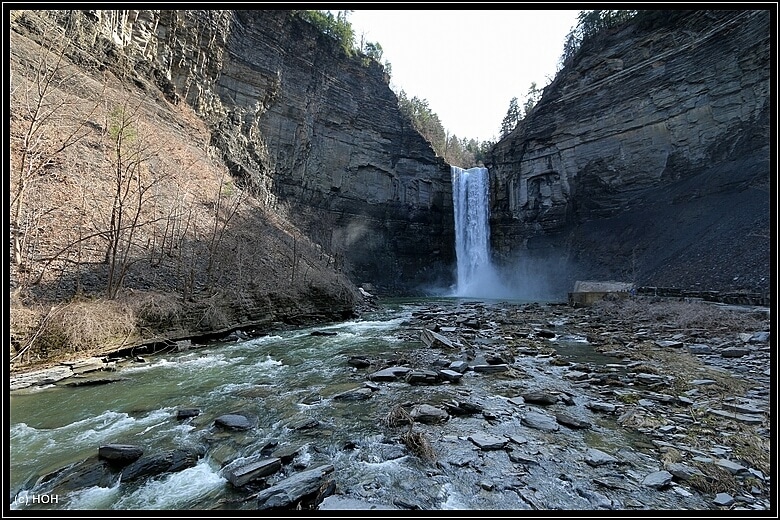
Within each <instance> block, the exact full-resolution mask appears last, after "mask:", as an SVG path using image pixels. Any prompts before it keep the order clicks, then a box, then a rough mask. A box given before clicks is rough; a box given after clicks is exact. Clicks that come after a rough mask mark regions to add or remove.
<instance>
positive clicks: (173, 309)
mask: <svg viewBox="0 0 780 520" xmlns="http://www.w3.org/2000/svg"><path fill="white" fill-rule="evenodd" d="M127 304H128V305H129V306H130V307H131V308H132V309H133V312H134V313H135V316H136V317H137V318H138V320H139V321H140V322H141V324H143V326H146V327H150V328H152V329H156V330H163V331H164V330H168V329H171V328H176V327H177V326H178V325H179V323H180V321H181V317H182V313H183V309H182V303H181V299H180V298H178V297H176V295H175V294H171V293H159V292H147V293H141V294H134V295H133V296H132V298H131V299H128V300H127Z"/></svg>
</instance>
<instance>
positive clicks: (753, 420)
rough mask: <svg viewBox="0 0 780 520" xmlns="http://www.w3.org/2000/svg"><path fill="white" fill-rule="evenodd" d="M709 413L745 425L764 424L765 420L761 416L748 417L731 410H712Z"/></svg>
mask: <svg viewBox="0 0 780 520" xmlns="http://www.w3.org/2000/svg"><path fill="white" fill-rule="evenodd" d="M707 412H708V413H711V414H712V415H717V416H719V417H725V418H727V419H734V420H735V421H739V422H743V423H745V424H761V423H762V422H764V418H763V417H761V416H760V415H747V414H744V413H738V412H733V411H729V410H714V409H712V408H710V409H709V410H707Z"/></svg>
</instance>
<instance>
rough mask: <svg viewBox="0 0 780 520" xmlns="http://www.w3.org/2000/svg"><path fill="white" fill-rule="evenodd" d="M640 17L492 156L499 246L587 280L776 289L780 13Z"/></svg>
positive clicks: (583, 53) (580, 61)
mask: <svg viewBox="0 0 780 520" xmlns="http://www.w3.org/2000/svg"><path fill="white" fill-rule="evenodd" d="M667 14H668V16H661V17H655V21H653V20H650V19H649V17H647V16H644V17H643V16H638V17H637V18H636V19H635V20H634V21H633V22H630V23H628V24H627V25H624V26H622V27H619V28H616V29H615V30H613V31H612V32H611V33H610V34H606V35H604V36H603V37H602V38H601V39H599V40H598V41H593V42H591V43H590V44H586V45H584V46H583V47H582V48H581V49H580V51H579V53H578V54H577V55H576V56H575V59H574V60H573V61H572V62H571V63H569V64H568V65H567V66H566V67H565V68H564V69H563V70H562V71H561V72H560V73H559V74H558V75H557V77H556V79H555V80H554V81H553V83H552V84H551V85H549V86H548V87H547V88H546V89H545V91H544V95H543V96H542V98H541V100H540V102H539V103H538V105H537V106H536V107H535V108H534V110H533V111H532V112H531V113H530V114H529V115H528V116H527V117H526V118H525V119H524V120H523V121H521V122H520V124H519V125H518V127H517V128H516V129H515V130H514V132H512V133H511V134H510V135H509V136H507V137H506V138H505V139H503V140H501V141H500V142H499V143H498V144H497V145H496V147H495V148H494V150H493V152H492V164H489V165H488V166H489V167H490V171H491V174H492V195H493V197H492V217H491V227H492V245H493V249H494V251H495V253H496V255H497V257H498V258H499V259H500V260H501V262H502V263H503V264H504V265H510V266H511V265H512V264H513V263H514V262H518V261H519V260H518V259H522V258H536V259H540V260H542V261H544V262H548V263H549V264H551V265H552V264H555V265H558V266H561V267H564V268H565V269H564V270H562V271H560V278H559V280H560V281H562V282H564V283H563V285H562V287H565V286H567V285H568V286H569V287H571V286H570V283H571V281H572V279H576V278H602V279H604V278H612V279H621V280H625V281H631V282H635V283H638V284H640V285H660V286H674V287H681V288H697V289H715V290H750V291H767V290H768V288H769V284H770V268H769V257H770V254H769V244H770V241H769V230H770V222H769V217H770V206H769V200H770V197H769V188H770V181H769V179H770V164H769V159H770V152H769V150H770V110H771V104H770V36H771V33H770V12H769V11H689V12H684V13H678V12H674V13H672V12H669V13H667Z"/></svg>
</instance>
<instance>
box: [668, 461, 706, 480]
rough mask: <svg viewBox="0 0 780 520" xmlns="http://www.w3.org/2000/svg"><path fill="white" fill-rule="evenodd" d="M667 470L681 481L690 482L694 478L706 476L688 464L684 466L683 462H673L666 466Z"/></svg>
mask: <svg viewBox="0 0 780 520" xmlns="http://www.w3.org/2000/svg"><path fill="white" fill-rule="evenodd" d="M666 470H667V471H668V472H669V473H671V474H672V475H674V476H675V477H677V478H679V479H681V480H689V479H691V478H692V477H694V476H700V477H702V476H704V473H702V472H701V471H700V470H699V469H698V468H695V467H692V466H688V465H687V464H683V463H681V462H673V463H671V464H668V465H667V466H666Z"/></svg>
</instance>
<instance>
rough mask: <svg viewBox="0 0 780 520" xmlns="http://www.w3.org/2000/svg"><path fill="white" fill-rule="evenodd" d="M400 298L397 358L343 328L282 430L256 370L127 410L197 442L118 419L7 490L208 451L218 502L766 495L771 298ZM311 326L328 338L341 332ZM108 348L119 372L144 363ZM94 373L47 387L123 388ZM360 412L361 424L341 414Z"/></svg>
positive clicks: (164, 471)
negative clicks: (317, 379)
mask: <svg viewBox="0 0 780 520" xmlns="http://www.w3.org/2000/svg"><path fill="white" fill-rule="evenodd" d="M407 310H408V312H406V313H404V314H403V316H406V317H405V318H403V321H398V322H397V323H398V325H397V326H396V327H394V328H393V329H390V334H391V335H392V336H394V337H395V338H396V339H395V340H393V341H397V342H396V343H395V345H396V347H395V354H394V355H393V354H392V353H391V352H389V351H388V350H387V348H386V347H385V348H383V349H381V350H380V351H372V350H370V349H363V348H359V349H356V348H350V347H349V346H348V345H349V344H348V343H346V344H345V343H341V344H340V346H339V347H338V351H339V353H338V354H337V355H336V358H337V359H336V360H331V361H329V365H332V366H331V368H329V369H328V370H331V374H333V375H335V374H341V375H340V376H339V377H338V378H334V377H333V375H331V376H330V377H328V378H327V380H326V381H325V383H324V385H322V386H320V385H310V384H309V385H307V386H306V389H301V390H302V391H303V393H301V394H299V395H300V396H301V397H299V398H294V399H295V400H296V401H298V400H302V401H300V404H298V405H297V408H298V410H297V411H296V412H293V413H292V414H287V413H284V412H281V413H282V417H284V419H283V420H282V425H281V426H280V425H279V424H278V423H275V422H274V420H269V418H266V414H267V412H266V411H264V410H265V409H266V408H267V406H268V405H269V398H270V397H264V396H268V390H267V389H265V387H264V385H267V383H264V382H263V377H262V376H260V378H259V380H257V376H256V377H255V379H256V381H255V383H254V384H252V385H249V386H248V387H244V386H242V387H236V388H234V389H233V390H232V393H234V394H235V396H236V397H240V399H239V400H238V401H235V402H233V404H232V406H233V409H232V410H231V409H221V410H220V409H216V410H210V409H204V408H194V409H193V408H188V407H186V406H182V404H181V401H180V399H181V397H182V396H181V395H180V396H179V397H178V398H176V399H177V400H179V402H180V405H179V406H174V407H164V409H163V411H162V412H161V413H160V414H154V415H155V418H154V423H153V424H149V423H148V422H146V420H144V419H143V415H137V419H136V420H137V421H139V422H141V424H140V425H139V427H145V429H143V430H142V432H146V431H149V430H150V428H151V427H155V428H157V429H158V430H159V429H164V428H175V429H178V428H180V427H179V426H176V424H181V425H190V426H189V428H190V432H191V433H190V434H188V437H187V438H188V439H189V438H190V437H194V439H195V440H196V442H195V443H194V444H192V442H191V441H183V440H179V441H177V443H178V444H179V446H178V447H177V448H175V449H173V450H172V451H164V450H162V449H161V448H160V447H158V448H157V449H155V447H154V446H153V445H152V446H150V445H149V444H148V442H149V441H148V440H146V441H145V440H144V439H145V438H146V437H145V436H144V435H141V437H139V438H138V439H139V441H140V443H141V444H136V445H132V444H125V443H123V442H122V440H123V439H126V438H128V436H127V434H124V435H119V436H118V437H117V434H118V432H117V434H115V435H114V436H112V437H109V439H111V442H107V443H105V444H102V445H99V446H98V445H95V446H93V447H92V449H93V450H96V451H95V453H96V455H93V456H92V457H90V458H88V459H85V460H83V461H80V462H77V463H74V464H71V465H69V466H67V467H64V468H60V469H57V470H55V471H53V472H52V473H51V474H48V475H40V476H38V477H36V478H32V479H29V480H28V484H27V486H28V487H27V488H26V489H24V490H19V489H17V490H16V492H15V493H16V494H15V495H14V496H13V497H12V503H15V504H23V503H24V501H25V500H28V501H29V497H32V496H38V495H46V496H58V497H62V499H61V500H62V501H63V503H62V504H60V505H59V506H57V507H58V508H63V507H68V503H66V502H67V501H68V500H72V501H76V499H75V498H70V499H68V498H67V497H69V496H70V497H73V496H78V494H79V493H81V492H84V490H85V489H106V490H107V491H106V493H109V492H110V493H116V492H117V491H116V490H117V489H119V490H121V489H122V486H128V485H130V486H132V485H134V484H133V483H134V482H136V483H137V482H139V481H140V482H145V481H146V482H149V484H146V485H147V486H151V483H153V482H155V481H157V482H163V481H164V479H167V480H168V481H171V482H173V481H175V480H174V477H173V476H172V475H175V474H177V473H178V472H182V471H184V470H186V469H187V468H190V470H192V468H195V467H196V466H197V465H198V464H199V461H200V464H203V463H204V462H203V461H206V463H207V464H208V465H210V466H211V467H214V468H216V470H212V471H216V472H217V474H218V475H220V476H221V477H220V479H218V481H217V482H216V483H215V484H214V485H215V486H217V488H216V489H223V488H224V489H226V492H227V491H229V493H227V494H226V495H223V498H221V499H218V500H217V499H215V498H213V496H214V495H213V493H214V492H208V493H206V495H204V498H205V499H206V500H207V502H206V503H208V504H210V506H208V508H210V509H212V508H217V509H266V510H284V509H295V508H302V509H418V510H419V509H463V508H465V509H529V510H530V509H534V510H550V509H568V510H573V509H613V510H614V509H620V510H631V509H634V510H648V509H663V510H683V509H688V510H707V509H710V510H716V509H733V510H744V511H766V510H768V509H770V507H771V504H770V496H771V482H772V476H771V472H772V469H771V462H770V451H769V446H770V438H771V429H770V424H769V417H770V414H771V384H770V379H771V370H770V369H769V366H770V362H769V359H770V346H769V345H770V344H769V341H770V334H771V332H770V329H769V322H768V320H769V312H768V309H765V308H760V307H738V306H726V305H721V304H712V303H706V302H701V301H690V300H687V301H686V300H674V301H673V300H668V299H666V300H660V299H652V298H644V297H638V298H636V299H634V300H630V301H618V302H615V301H612V302H608V301H604V302H601V303H599V304H597V305H594V306H593V307H589V308H572V307H570V306H568V305H565V304H555V303H547V304H539V303H527V304H518V303H511V302H480V301H457V300H455V301H450V302H445V301H431V302H417V303H414V304H410V305H409V306H408V307H407ZM394 316H395V314H390V315H385V318H384V319H390V318H393V317H394ZM367 318H368V319H371V318H370V317H367ZM376 323H377V325H378V324H379V323H380V322H376ZM372 327H373V325H372ZM308 330H310V331H311V332H308V331H303V333H304V334H306V335H308V337H310V338H313V339H314V340H316V341H317V342H319V343H321V344H323V343H324V342H326V341H330V340H333V341H335V340H336V338H338V337H339V336H340V335H342V334H345V333H346V330H345V329H342V328H338V326H336V327H328V328H325V329H308ZM362 330H365V331H366V332H364V333H367V332H368V330H369V329H362ZM299 337H301V336H299ZM239 341H246V340H241V339H240V338H239ZM349 341H351V342H354V341H356V340H355V339H353V340H349ZM399 342H400V343H399ZM353 344H354V343H353ZM406 347H408V348H406ZM191 348H194V349H196V351H197V350H198V349H203V348H208V347H207V345H202V346H196V345H192V346H191ZM222 348H223V349H224V348H227V347H222ZM286 348H289V347H286ZM323 348H324V346H323ZM185 350H186V349H185ZM269 352H273V350H270V351H269ZM274 355H275V354H274ZM186 359H190V360H192V359H194V358H191V357H189V358H186ZM204 359H209V355H206V358H204ZM334 361H335V362H334ZM114 362H115V363H116V362H118V363H119V367H114V369H115V370H116V369H117V368H118V374H119V375H122V373H123V372H122V367H123V366H124V367H132V366H134V365H135V366H138V363H139V360H138V359H135V360H134V359H127V360H121V359H118V360H116V359H115V360H114ZM141 362H142V363H154V357H151V358H147V359H144V360H141ZM211 364H213V362H211ZM285 364H286V363H285ZM73 368H75V367H73ZM82 368H83V367H82ZM95 369H98V370H100V367H98V366H93V367H92V370H91V371H90V372H89V373H86V372H82V373H81V375H80V376H76V377H75V378H70V379H63V380H62V381H61V382H60V383H59V384H61V385H62V384H71V385H73V384H74V383H76V382H78V381H79V380H81V381H82V382H84V383H86V382H89V381H92V382H93V384H103V385H118V384H120V383H118V382H116V379H117V378H116V377H113V376H112V377H109V378H105V377H104V376H101V375H99V374H100V373H101V372H100V371H98V372H95V371H94V370H95ZM276 370H278V368H277V369H276ZM135 374H137V372H127V373H126V374H125V376H126V377H127V378H130V379H132V378H134V377H137V376H136V375H135ZM201 374H203V373H202V372H201ZM258 375H259V374H258ZM201 377H204V375H201ZM206 377H207V376H206ZM298 377H306V378H308V377H311V375H307V376H303V375H301V376H298ZM106 379H108V380H106ZM101 380H102V382H101ZM74 386H75V385H74ZM81 387H84V388H89V387H88V386H85V385H82V386H81ZM31 388H33V387H28V389H27V390H19V391H20V392H30V389H31ZM106 388H109V387H108V386H107V387H106ZM41 391H44V392H45V390H37V391H36V390H33V393H32V394H29V395H35V393H36V392H41ZM50 391H51V390H50ZM71 391H73V392H78V391H79V389H78V388H74V389H73V390H71ZM281 391H282V392H283V393H284V392H286V391H291V392H295V389H294V388H286V389H285V390H281ZM190 399H191V398H190ZM239 403H240V404H239ZM291 411H292V410H291ZM137 413H138V412H136V414H137ZM277 413H279V411H277ZM347 417H352V419H346V418H347ZM356 417H363V418H365V419H366V421H367V426H366V429H365V430H363V429H360V428H355V426H354V425H353V426H351V427H349V428H348V429H347V430H346V431H345V430H343V429H342V428H345V427H346V423H348V422H350V421H354V420H355V418H356ZM154 424H157V426H154ZM358 432H361V433H358ZM137 435H140V433H139V434H137ZM114 437H116V438H114ZM158 442H159V441H158ZM88 445H89V443H87V446H88ZM98 448H99V449H98ZM250 448H251V449H250ZM86 452H87V453H88V452H89V449H88V448H87V449H86ZM360 461H363V462H360ZM352 464H358V469H355V468H354V467H353V466H352ZM372 468H376V471H377V473H375V474H374V473H373V471H374V469H372ZM371 475H373V476H371ZM213 478H216V477H213ZM397 479H400V481H399V480H397ZM120 481H122V482H127V484H122V485H121V486H120V484H119V482H120ZM401 482H402V483H401ZM136 485H137V484H136ZM95 486H97V487H96V488H95ZM118 486H119V487H118ZM399 486H400V487H399ZM142 489H143V488H142ZM181 492H182V493H184V490H181ZM204 493H205V491H204ZM74 494H75V495H74ZM146 494H147V495H148V494H149V491H147V492H146ZM18 497H21V498H18ZM208 497H212V498H208ZM196 498H197V497H195V498H194V499H193V500H195V499H196ZM120 503H121V502H120ZM194 503H200V504H201V505H200V506H198V507H203V505H202V504H203V503H201V502H197V500H196V502H194ZM50 507H51V504H48V503H47V504H40V503H39V504H38V505H37V506H34V507H33V508H38V509H48V508H50ZM747 514H749V513H747Z"/></svg>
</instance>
